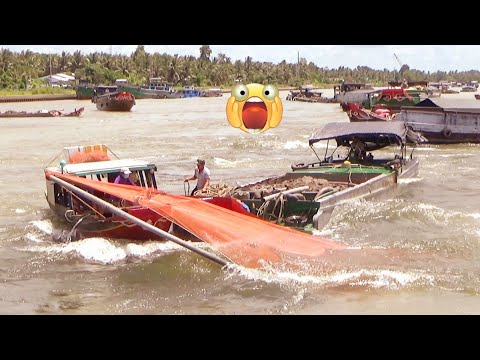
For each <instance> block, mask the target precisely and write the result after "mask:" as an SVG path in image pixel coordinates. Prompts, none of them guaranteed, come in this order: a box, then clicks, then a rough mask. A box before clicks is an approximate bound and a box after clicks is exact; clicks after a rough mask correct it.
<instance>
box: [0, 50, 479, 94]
mask: <svg viewBox="0 0 480 360" xmlns="http://www.w3.org/2000/svg"><path fill="white" fill-rule="evenodd" d="M56 73H68V74H75V77H76V79H79V80H83V81H86V82H90V83H93V84H112V83H114V82H115V80H116V79H127V80H128V81H129V82H130V83H132V84H136V85H143V84H146V83H148V81H149V79H150V78H152V77H156V78H162V79H164V80H165V82H170V83H173V84H174V85H175V86H186V85H193V86H198V87H203V86H217V87H220V86H225V87H231V86H233V85H234V84H235V81H236V80H238V79H241V80H242V81H243V82H244V83H254V82H255V83H271V84H277V85H280V86H299V85H302V84H314V85H318V86H326V85H329V84H336V83H339V82H340V81H341V80H345V81H346V82H351V83H369V84H372V85H374V86H386V84H387V83H388V81H394V80H396V81H398V80H401V79H404V78H405V79H407V80H408V81H434V82H438V81H455V82H469V81H472V80H476V81H480V72H479V71H477V70H470V71H460V72H459V71H448V72H446V71H436V72H424V71H421V70H415V69H410V68H409V66H408V65H403V66H402V67H401V68H400V69H399V71H391V70H387V69H383V70H375V69H372V68H370V67H368V66H357V67H356V68H354V69H350V68H348V67H344V66H340V67H338V68H336V69H329V68H328V67H320V66H318V65H317V64H314V63H313V62H308V61H307V60H306V59H305V58H300V59H299V61H298V62H297V63H287V62H286V61H285V60H284V61H282V62H280V63H278V64H274V63H271V62H259V61H254V59H253V58H252V57H250V56H247V57H246V58H245V59H244V60H235V61H233V60H232V59H231V58H230V57H228V56H227V55H226V54H222V53H219V54H218V55H217V56H212V50H211V49H210V46H209V45H202V46H201V47H200V48H199V56H198V57H195V56H179V55H178V54H175V55H169V54H166V53H164V54H160V53H158V52H155V53H153V54H151V53H147V52H146V51H145V47H144V46H143V45H139V46H138V47H137V48H136V50H135V51H134V52H133V53H132V54H130V55H120V54H108V53H105V52H93V53H90V54H82V52H81V51H79V50H78V51H75V52H73V53H69V52H62V53H61V54H43V53H36V52H32V51H30V50H24V51H21V52H12V51H10V50H8V49H3V48H2V49H1V50H0V89H20V90H21V89H25V88H26V87H27V85H33V86H34V87H35V85H39V81H38V79H39V78H40V77H42V76H47V75H49V74H56Z"/></svg>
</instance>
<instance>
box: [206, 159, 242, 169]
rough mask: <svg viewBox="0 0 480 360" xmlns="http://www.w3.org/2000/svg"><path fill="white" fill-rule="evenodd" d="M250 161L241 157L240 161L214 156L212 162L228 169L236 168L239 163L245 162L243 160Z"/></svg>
mask: <svg viewBox="0 0 480 360" xmlns="http://www.w3.org/2000/svg"><path fill="white" fill-rule="evenodd" d="M246 161H247V162H248V161H250V160H249V159H242V161H230V160H226V159H222V158H217V157H216V158H214V159H213V162H214V164H215V165H216V166H218V167H220V168H225V169H230V168H236V167H238V166H239V164H240V163H245V162H246Z"/></svg>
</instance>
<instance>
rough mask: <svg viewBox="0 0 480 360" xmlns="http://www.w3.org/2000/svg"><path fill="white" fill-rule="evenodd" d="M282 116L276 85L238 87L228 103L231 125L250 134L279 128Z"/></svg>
mask: <svg viewBox="0 0 480 360" xmlns="http://www.w3.org/2000/svg"><path fill="white" fill-rule="evenodd" d="M282 114H283V105H282V101H281V100H280V98H279V96H278V89H277V87H276V86H275V85H262V84H255V83H254V84H248V85H243V84H241V85H237V86H235V87H234V88H233V89H232V95H231V96H230V98H229V99H228V101H227V119H228V122H229V123H230V125H232V126H233V127H235V128H240V129H241V130H243V131H245V132H247V133H250V134H259V133H262V132H264V131H266V130H268V129H270V128H274V127H277V126H278V124H280V121H281V120H282Z"/></svg>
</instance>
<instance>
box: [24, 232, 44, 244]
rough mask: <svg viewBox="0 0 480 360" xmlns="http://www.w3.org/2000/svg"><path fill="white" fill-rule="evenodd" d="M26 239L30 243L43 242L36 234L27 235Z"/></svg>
mask: <svg viewBox="0 0 480 360" xmlns="http://www.w3.org/2000/svg"><path fill="white" fill-rule="evenodd" d="M25 239H27V240H29V241H33V242H37V243H39V242H43V240H42V239H41V237H40V236H39V235H38V234H34V233H27V234H26V235H25Z"/></svg>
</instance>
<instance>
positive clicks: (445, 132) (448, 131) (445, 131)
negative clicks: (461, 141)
mask: <svg viewBox="0 0 480 360" xmlns="http://www.w3.org/2000/svg"><path fill="white" fill-rule="evenodd" d="M442 135H443V136H444V137H446V138H448V137H450V136H451V135H452V130H450V129H443V131H442Z"/></svg>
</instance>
